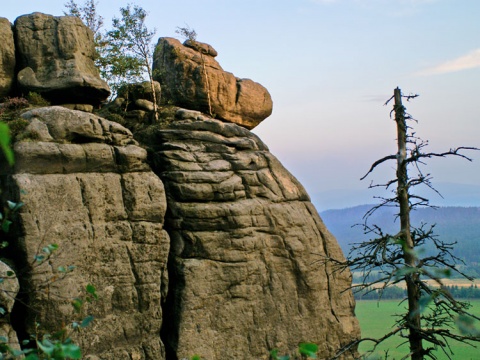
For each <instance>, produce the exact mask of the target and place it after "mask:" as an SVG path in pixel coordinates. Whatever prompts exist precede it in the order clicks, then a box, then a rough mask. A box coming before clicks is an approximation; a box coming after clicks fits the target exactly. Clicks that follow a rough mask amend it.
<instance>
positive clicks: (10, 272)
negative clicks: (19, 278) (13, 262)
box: [7, 270, 15, 276]
mask: <svg viewBox="0 0 480 360" xmlns="http://www.w3.org/2000/svg"><path fill="white" fill-rule="evenodd" d="M7 276H15V273H14V272H13V271H10V270H9V271H7Z"/></svg>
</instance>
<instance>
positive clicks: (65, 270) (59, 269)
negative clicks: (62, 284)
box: [57, 266, 67, 273]
mask: <svg viewBox="0 0 480 360" xmlns="http://www.w3.org/2000/svg"><path fill="white" fill-rule="evenodd" d="M57 271H58V272H61V273H66V272H67V269H65V266H59V267H58V268H57Z"/></svg>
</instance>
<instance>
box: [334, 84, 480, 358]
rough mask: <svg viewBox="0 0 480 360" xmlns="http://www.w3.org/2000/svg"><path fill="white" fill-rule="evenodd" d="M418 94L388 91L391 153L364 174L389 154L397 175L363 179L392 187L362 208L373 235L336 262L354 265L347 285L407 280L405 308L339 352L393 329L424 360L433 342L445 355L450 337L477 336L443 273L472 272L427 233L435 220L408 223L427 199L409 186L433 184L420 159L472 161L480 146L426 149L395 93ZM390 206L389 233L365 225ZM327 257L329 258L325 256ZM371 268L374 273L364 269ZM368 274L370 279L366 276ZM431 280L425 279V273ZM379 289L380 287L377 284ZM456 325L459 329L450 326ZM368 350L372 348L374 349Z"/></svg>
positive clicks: (373, 285)
mask: <svg viewBox="0 0 480 360" xmlns="http://www.w3.org/2000/svg"><path fill="white" fill-rule="evenodd" d="M417 96H418V95H409V96H404V95H402V93H401V90H400V89H399V88H396V89H395V90H394V95H393V96H392V97H391V98H390V100H388V101H387V102H386V104H388V103H389V102H390V101H391V100H392V99H393V100H394V106H393V110H392V113H394V115H395V116H394V120H395V123H396V127H397V153H396V154H392V155H388V156H385V157H383V158H381V159H379V160H377V161H375V162H374V163H373V165H372V166H371V168H370V169H369V171H368V172H367V174H366V175H365V176H364V177H363V178H362V180H363V179H365V178H366V177H367V176H368V175H370V174H371V173H372V172H373V171H374V170H375V169H376V168H377V167H378V166H380V165H381V164H383V163H387V162H389V161H395V162H396V176H395V177H394V178H392V179H391V180H390V181H387V182H386V183H383V184H371V185H370V187H384V188H386V189H391V188H395V189H394V190H393V194H394V195H393V196H392V197H390V198H380V199H381V203H380V204H379V205H377V206H375V207H373V208H372V209H371V210H369V211H368V212H367V214H366V215H365V219H366V220H365V223H364V225H363V226H364V231H365V233H367V234H371V235H372V237H373V239H371V240H368V241H365V242H362V243H359V244H355V246H354V247H353V248H352V250H351V252H350V255H349V257H348V260H347V261H346V262H345V263H340V264H339V265H340V268H345V267H350V269H351V270H352V271H353V272H360V273H361V274H363V278H364V281H363V283H362V284H359V285H355V286H354V290H367V291H369V289H370V291H371V289H377V288H379V287H380V288H381V289H383V290H384V289H386V288H388V287H390V286H393V285H395V284H397V283H400V282H404V283H405V285H406V288H407V297H406V299H405V300H406V302H407V304H408V307H407V310H406V312H405V313H404V314H401V315H398V316H397V320H396V325H395V326H394V328H393V329H392V330H391V331H390V332H388V333H387V334H385V335H384V336H383V337H381V338H379V339H371V338H364V339H360V340H357V341H355V342H353V343H352V344H350V345H349V346H347V347H345V348H343V349H342V350H341V351H340V352H339V353H338V354H337V355H338V357H339V356H340V355H341V354H343V353H345V351H347V350H348V349H351V348H352V347H354V346H356V345H357V344H358V343H360V342H362V341H372V342H373V343H374V348H373V350H374V349H375V347H376V346H377V345H378V344H379V343H380V342H382V341H384V340H386V339H388V338H390V337H392V336H400V337H403V338H405V339H406V342H408V343H409V349H410V351H409V353H408V354H406V355H405V357H404V359H405V358H408V357H410V358H411V359H413V360H423V359H425V358H431V359H435V358H436V357H435V354H434V353H433V351H434V350H437V349H440V350H442V351H443V352H444V354H445V355H446V356H447V357H448V358H449V359H451V351H450V350H449V349H450V348H449V341H451V340H455V341H459V342H462V343H470V342H471V341H480V332H479V331H477V330H475V328H472V327H471V324H472V321H473V320H474V319H476V320H480V318H478V317H477V316H475V315H473V314H472V313H470V312H469V311H468V309H469V307H470V305H469V304H468V303H466V302H462V301H458V300H456V299H455V298H454V297H453V296H452V295H451V294H450V292H449V291H448V289H447V288H446V286H445V284H444V282H443V279H444V278H445V277H449V276H450V274H451V273H452V272H456V273H459V274H460V275H461V276H463V277H465V278H467V279H470V280H472V279H471V278H470V277H469V276H467V275H466V274H464V273H463V272H462V271H461V270H459V268H458V267H457V266H456V264H457V263H458V262H461V260H460V259H458V258H456V257H455V256H454V255H453V254H452V252H451V250H452V248H453V246H454V244H451V243H445V242H442V241H441V240H440V239H439V238H438V237H437V236H436V235H435V234H434V233H433V229H434V225H432V226H426V224H423V225H421V226H420V227H419V228H416V227H413V226H412V224H411V222H410V214H411V212H412V210H414V209H416V208H418V207H422V206H423V207H424V206H427V207H428V206H430V207H431V205H430V203H429V200H428V199H427V198H425V197H423V196H420V195H418V193H414V191H413V190H414V189H415V188H416V187H417V186H422V185H423V186H426V187H428V188H430V189H432V190H434V191H436V190H435V189H434V188H433V186H432V184H431V182H430V180H431V176H430V174H426V173H424V172H423V170H422V165H424V162H425V160H427V159H431V158H436V157H441V158H444V157H448V156H456V157H461V158H463V159H466V160H469V161H471V160H472V159H471V158H469V157H468V156H466V155H464V153H465V151H468V150H480V149H478V148H475V147H458V148H453V149H450V150H448V151H446V152H442V153H432V152H427V151H426V147H427V145H428V142H427V141H423V140H422V139H420V138H419V137H417V136H416V134H415V133H414V132H413V131H412V128H411V127H410V126H409V124H408V123H407V121H408V122H409V121H412V120H413V119H412V117H411V116H410V115H409V114H407V113H406V111H405V110H406V109H405V107H404V106H403V104H402V99H406V100H407V101H408V100H411V99H413V98H415V97H417ZM385 206H395V207H397V208H398V213H397V217H398V219H399V220H400V221H399V232H398V233H397V234H394V235H391V234H387V233H385V232H384V231H383V230H382V229H381V228H380V227H379V226H377V225H370V224H369V223H368V218H369V216H370V215H371V214H373V213H374V212H375V211H376V210H378V209H379V208H382V207H385ZM426 243H431V244H433V245H434V248H435V251H434V252H426V253H425V254H423V253H422V252H421V251H419V250H420V249H422V247H423V246H424V245H425V244H426ZM331 261H334V260H331ZM373 272H376V273H377V274H379V276H376V277H372V276H370V275H371V274H372V273H373ZM372 278H374V280H371V279H372ZM426 280H430V281H426ZM380 293H381V291H380ZM457 328H459V329H460V332H459V331H456V329H457ZM373 350H372V351H373Z"/></svg>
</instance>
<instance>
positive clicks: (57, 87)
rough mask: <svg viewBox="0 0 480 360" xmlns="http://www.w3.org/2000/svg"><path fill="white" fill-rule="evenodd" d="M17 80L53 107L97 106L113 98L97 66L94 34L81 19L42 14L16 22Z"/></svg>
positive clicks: (26, 92)
mask: <svg viewBox="0 0 480 360" xmlns="http://www.w3.org/2000/svg"><path fill="white" fill-rule="evenodd" d="M14 29H15V45H16V50H17V54H18V57H17V68H18V69H19V73H18V76H17V81H18V86H19V88H20V90H21V91H23V92H24V93H25V94H28V92H29V91H33V92H37V93H40V94H41V95H42V96H43V97H45V98H46V99H47V100H49V101H51V103H52V104H63V103H86V104H92V105H96V104H99V103H100V102H101V101H102V100H105V99H106V98H107V97H108V95H109V94H110V90H109V87H108V85H107V83H106V82H105V81H103V80H102V79H100V76H99V73H98V69H97V68H96V67H95V64H94V62H93V59H94V56H95V47H94V43H93V34H92V32H91V30H90V29H88V28H87V27H86V26H85V25H84V24H83V23H82V21H81V20H80V19H78V18H76V17H71V16H59V17H55V16H51V15H45V14H41V13H33V14H30V15H24V16H20V17H19V18H17V19H16V20H15V23H14Z"/></svg>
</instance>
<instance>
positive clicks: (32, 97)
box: [27, 91, 50, 106]
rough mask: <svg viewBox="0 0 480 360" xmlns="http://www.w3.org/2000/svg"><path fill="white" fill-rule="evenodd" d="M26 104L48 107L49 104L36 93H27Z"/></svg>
mask: <svg viewBox="0 0 480 360" xmlns="http://www.w3.org/2000/svg"><path fill="white" fill-rule="evenodd" d="M27 99H28V102H29V103H30V104H31V105H35V106H50V102H49V101H48V100H45V99H44V98H43V97H42V95H40V94H39V93H36V92H31V91H30V92H29V93H28V96H27Z"/></svg>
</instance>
